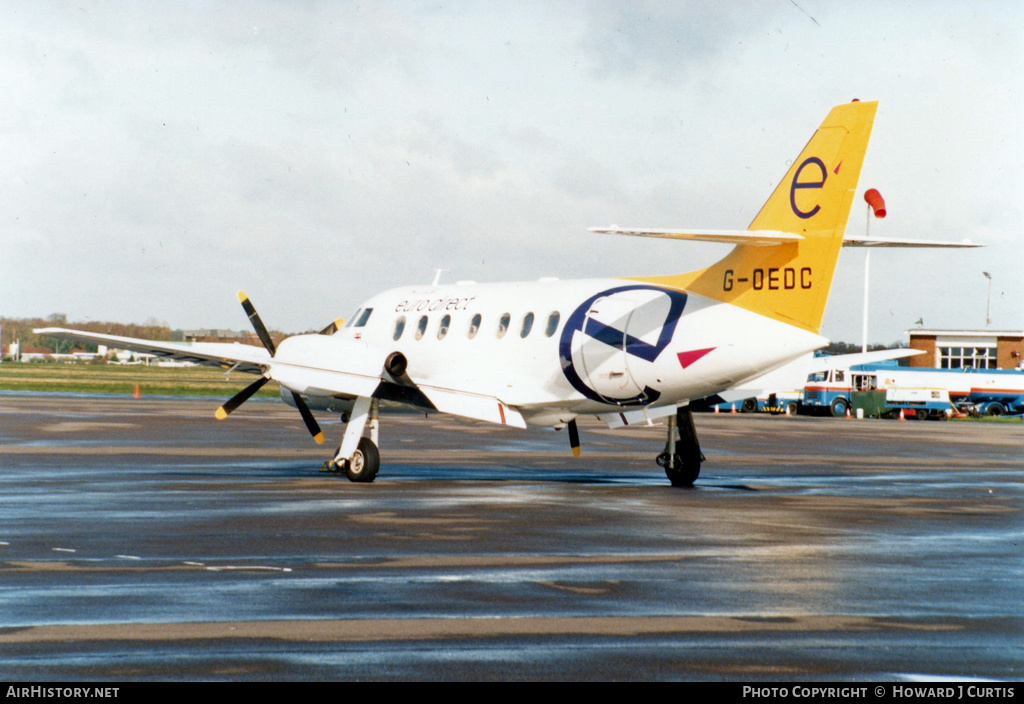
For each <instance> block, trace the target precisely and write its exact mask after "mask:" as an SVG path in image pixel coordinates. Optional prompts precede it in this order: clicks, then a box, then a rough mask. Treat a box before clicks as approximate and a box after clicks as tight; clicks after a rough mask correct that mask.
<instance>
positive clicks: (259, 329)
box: [238, 291, 277, 357]
mask: <svg viewBox="0 0 1024 704" xmlns="http://www.w3.org/2000/svg"><path fill="white" fill-rule="evenodd" d="M238 300H239V301H241V303H242V308H244V309H245V314H246V315H248V316H249V322H250V323H252V327H253V329H254V330H255V331H256V335H257V336H258V337H259V338H260V342H262V343H263V346H264V347H266V348H267V351H268V352H270V356H271V357H273V356H274V353H275V352H276V351H277V348H276V347H275V346H274V341H273V340H271V339H270V333H269V332H267V328H266V326H265V325H264V324H263V321H262V320H261V319H260V314H259V313H257V312H256V308H255V306H253V304H252V301H250V300H249V297H248V296H246V295H245V291H239V292H238Z"/></svg>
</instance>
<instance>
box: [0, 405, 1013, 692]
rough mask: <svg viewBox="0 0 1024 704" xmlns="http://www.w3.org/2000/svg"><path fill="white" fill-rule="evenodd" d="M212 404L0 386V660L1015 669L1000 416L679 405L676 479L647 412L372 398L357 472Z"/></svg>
mask: <svg viewBox="0 0 1024 704" xmlns="http://www.w3.org/2000/svg"><path fill="white" fill-rule="evenodd" d="M217 405H218V400H211V399H205V400H195V399H189V400H169V399H152V398H146V397H144V398H142V399H139V400H135V399H131V398H126V397H117V396H81V395H30V394H3V395H0V677H3V678H4V679H8V680H42V679H45V680H83V679H85V680H103V679H111V680H120V681H124V680H146V679H185V680H194V679H213V680H299V679H304V680H321V679H325V680H337V679H371V680H386V679H432V680H467V679H471V680H494V679H546V680H553V679H568V680H578V679H587V680H594V679H599V680H613V679H615V680H636V679H639V680H662V679H666V680H678V679H683V680H729V681H755V680H756V681H765V680H801V681H804V680H852V679H857V680H864V679H873V680H879V679H881V680H893V681H901V680H908V681H909V680H915V679H920V678H926V679H927V678H938V677H943V678H947V677H949V678H957V679H995V680H1016V679H1019V678H1020V677H1021V675H1022V673H1024V638H1022V636H1024V616H1022V610H1024V609H1022V604H1024V540H1022V539H1024V425H1022V424H1013V425H1011V424H989V423H961V422H952V421H950V422H940V421H905V422H898V421H889V420H862V421H857V420H844V419H832V418H805V417H802V416H801V417H795V418H787V417H782V416H746V415H737V416H731V415H721V416H715V415H710V414H708V415H698V416H697V417H696V422H697V428H698V432H699V433H700V437H701V442H702V444H703V449H704V453H705V455H706V456H707V458H708V461H707V463H706V464H705V465H704V469H703V471H702V474H701V478H700V479H699V480H698V483H697V486H696V487H695V488H694V489H689V490H687V489H673V488H672V487H670V486H669V485H668V482H667V480H666V479H665V477H664V474H663V473H662V470H661V469H659V468H658V467H657V466H656V465H655V464H654V462H653V458H654V456H655V455H656V454H657V452H658V451H659V450H660V449H661V446H662V445H663V443H664V439H663V432H664V430H663V428H662V427H660V426H656V427H653V428H630V429H624V430H616V431H609V430H606V429H604V428H603V426H600V425H597V424H593V423H581V436H582V441H583V456H582V457H581V458H579V459H574V458H573V457H572V456H571V454H570V453H569V449H568V438H567V437H566V435H565V433H556V432H554V431H549V430H533V429H531V430H527V431H522V430H512V429H505V428H498V427H493V426H485V425H468V424H463V423H459V422H456V421H453V420H451V419H450V418H443V417H437V416H431V417H430V418H425V417H424V416H422V415H416V414H389V415H385V416H384V417H383V418H382V430H381V455H382V468H381V472H380V475H379V476H378V479H377V481H376V482H374V483H373V484H370V485H359V484H352V483H350V482H348V481H347V480H345V479H344V478H343V477H339V476H336V475H330V474H322V473H320V472H318V471H317V469H318V467H319V465H320V463H321V462H322V461H323V460H324V459H325V457H326V455H327V454H329V452H330V450H329V449H325V448H323V447H318V446H316V445H314V444H313V443H312V441H311V440H309V438H308V436H306V435H305V434H304V433H305V430H304V429H303V427H302V423H301V420H300V419H299V418H298V414H297V413H296V412H295V411H294V409H291V408H288V407H287V406H284V405H283V404H281V403H280V402H275V401H269V402H251V403H249V404H246V406H245V407H244V408H242V409H240V410H239V411H238V412H236V413H235V414H233V415H232V416H231V418H230V419H228V420H225V421H223V422H218V421H214V420H213V411H214V410H215V408H216V407H217ZM321 420H322V424H323V426H324V429H325V431H326V433H327V435H328V438H329V442H331V441H333V442H334V443H335V444H337V442H338V441H340V436H341V425H340V424H339V423H337V422H332V419H331V418H329V417H327V416H323V417H321Z"/></svg>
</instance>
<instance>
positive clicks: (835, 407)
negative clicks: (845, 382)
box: [832, 398, 850, 418]
mask: <svg viewBox="0 0 1024 704" xmlns="http://www.w3.org/2000/svg"><path fill="white" fill-rule="evenodd" d="M849 407H850V404H849V403H847V402H846V399H845V398H837V399H833V400H832V415H833V416H835V417H836V418H838V417H839V416H845V415H846V409H848V408H849Z"/></svg>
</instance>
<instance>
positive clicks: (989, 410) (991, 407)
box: [985, 402, 1006, 416]
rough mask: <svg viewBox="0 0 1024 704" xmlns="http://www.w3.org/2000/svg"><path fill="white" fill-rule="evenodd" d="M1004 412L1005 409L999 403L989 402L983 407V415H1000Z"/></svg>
mask: <svg viewBox="0 0 1024 704" xmlns="http://www.w3.org/2000/svg"><path fill="white" fill-rule="evenodd" d="M1004 413H1006V409H1005V408H1003V404H1001V403H998V402H997V403H990V404H988V405H987V406H986V407H985V415H987V416H1001V415H1003V414H1004Z"/></svg>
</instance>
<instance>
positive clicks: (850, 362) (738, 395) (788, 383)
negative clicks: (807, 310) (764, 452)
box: [717, 349, 924, 403]
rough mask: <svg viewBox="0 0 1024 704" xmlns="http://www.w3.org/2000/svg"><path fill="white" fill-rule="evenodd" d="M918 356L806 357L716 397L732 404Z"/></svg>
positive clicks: (904, 351) (905, 353) (905, 351)
mask: <svg viewBox="0 0 1024 704" xmlns="http://www.w3.org/2000/svg"><path fill="white" fill-rule="evenodd" d="M918 354H924V352H923V351H922V350H912V349H895V350H875V351H873V352H854V353H851V354H837V355H828V356H824V357H814V356H813V355H810V354H809V355H806V356H804V357H800V358H799V359H796V360H794V361H792V362H790V363H789V364H786V365H783V366H781V367H778V368H777V369H773V370H772V371H770V372H768V373H766V374H761V375H759V376H757V377H753V378H750V379H745V380H744V381H741V382H739V383H738V384H736V385H735V386H733V387H732V388H730V389H727V390H725V391H720V392H719V393H718V394H717V395H718V397H719V398H720V399H721V400H722V402H725V403H732V402H734V401H742V400H743V399H747V398H751V397H752V396H761V395H764V394H768V393H772V392H795V391H799V390H801V389H803V388H804V385H805V384H806V383H807V376H808V375H809V374H813V373H814V372H821V371H826V370H828V369H848V368H850V367H854V366H856V365H858V364H869V363H872V362H883V361H886V360H892V359H901V358H903V357H913V356H914V355H918Z"/></svg>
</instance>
